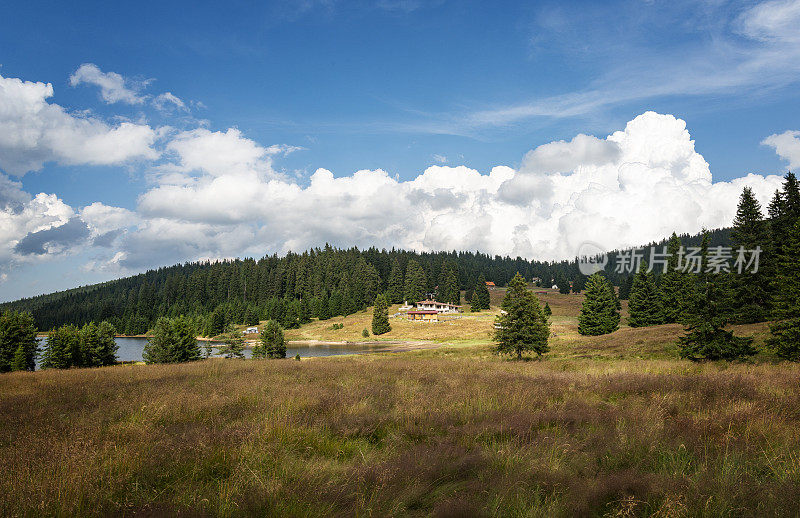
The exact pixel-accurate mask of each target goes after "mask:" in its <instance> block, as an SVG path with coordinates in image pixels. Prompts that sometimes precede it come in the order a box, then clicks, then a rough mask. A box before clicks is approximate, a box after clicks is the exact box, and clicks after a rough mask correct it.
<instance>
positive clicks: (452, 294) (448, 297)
mask: <svg viewBox="0 0 800 518" xmlns="http://www.w3.org/2000/svg"><path fill="white" fill-rule="evenodd" d="M440 278H441V281H440V282H439V290H438V291H439V302H446V303H448V304H455V305H459V304H461V288H460V287H459V285H458V274H457V273H456V270H455V267H454V266H453V265H450V264H446V265H445V266H444V268H443V269H442V273H441V276H440Z"/></svg>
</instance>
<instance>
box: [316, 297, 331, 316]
mask: <svg viewBox="0 0 800 518" xmlns="http://www.w3.org/2000/svg"><path fill="white" fill-rule="evenodd" d="M316 306H317V307H316V313H317V318H318V319H319V320H328V319H329V318H331V309H330V306H329V300H328V294H327V293H326V294H323V295H322V296H321V297H320V298H318V299H317V304H316Z"/></svg>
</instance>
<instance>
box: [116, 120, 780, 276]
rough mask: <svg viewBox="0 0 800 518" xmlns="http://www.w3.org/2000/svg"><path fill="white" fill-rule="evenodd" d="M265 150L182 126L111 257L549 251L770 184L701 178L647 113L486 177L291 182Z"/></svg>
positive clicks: (131, 260) (674, 127)
mask: <svg viewBox="0 0 800 518" xmlns="http://www.w3.org/2000/svg"><path fill="white" fill-rule="evenodd" d="M266 149H267V148H263V147H261V146H259V145H257V144H256V143H254V142H252V141H249V140H247V139H246V138H245V137H244V136H242V135H241V133H239V132H237V131H234V130H228V131H227V132H216V133H213V132H209V131H207V130H199V131H195V132H187V133H184V134H182V135H181V136H180V137H179V138H178V139H176V141H175V142H174V143H173V144H170V151H171V152H172V153H173V154H174V156H175V160H174V163H173V165H172V166H169V167H167V168H166V169H165V170H169V171H170V172H169V174H163V175H162V176H158V177H156V178H157V179H156V183H155V185H153V187H152V188H150V189H149V190H148V191H147V192H145V193H143V194H142V195H141V196H140V198H139V211H138V212H139V216H140V217H141V218H143V219H142V221H141V222H140V223H139V225H138V226H136V227H135V228H132V229H131V230H130V233H129V237H128V239H127V240H126V241H123V242H122V246H123V247H124V248H125V254H126V257H124V258H123V259H122V261H121V263H122V264H127V265H129V266H130V267H139V266H142V263H141V261H143V260H144V259H145V255H146V254H143V252H142V251H143V250H149V249H152V250H161V249H165V248H166V249H171V250H173V251H175V250H179V251H180V253H181V254H183V253H185V254H188V256H191V257H199V256H214V255H217V256H234V255H240V254H242V253H251V254H256V255H260V254H262V253H264V252H267V251H287V250H290V249H291V250H298V249H304V248H307V247H311V246H319V245H321V244H322V243H324V242H326V241H327V242H332V243H334V244H338V245H341V246H350V245H358V246H370V245H377V246H398V247H404V248H413V249H418V250H421V249H437V250H441V249H480V250H484V251H486V252H489V253H497V254H511V255H521V256H524V257H529V258H540V259H558V258H565V257H571V256H573V255H574V254H575V253H576V252H577V249H578V247H579V246H580V244H581V243H582V242H584V241H593V242H596V243H599V244H601V245H602V246H604V247H607V248H609V249H611V248H616V247H623V246H633V245H640V244H643V243H646V242H649V241H650V240H653V239H657V238H660V237H664V236H667V235H669V234H670V233H671V232H673V231H677V232H697V231H699V230H700V229H701V228H702V227H708V228H715V227H721V226H726V225H729V224H730V223H731V221H732V219H733V215H734V212H735V209H736V200H737V197H738V194H739V193H740V192H741V189H742V187H744V186H745V185H749V186H750V187H752V188H753V190H754V192H755V193H756V196H757V197H758V198H759V199H760V200H761V201H762V203H766V202H767V201H768V199H769V197H770V196H771V195H772V193H773V192H774V191H775V189H777V188H779V187H780V183H781V178H780V177H779V176H766V177H765V176H758V175H748V176H746V177H743V178H739V179H736V180H733V181H731V182H718V183H713V182H712V176H711V172H710V170H709V166H708V163H707V162H706V161H705V159H704V158H703V157H702V156H701V155H700V154H699V153H697V151H696V150H695V146H694V141H693V140H692V139H691V136H690V134H689V131H688V130H687V128H686V124H685V122H684V121H682V120H680V119H678V118H675V117H674V116H672V115H662V114H657V113H654V112H647V113H644V114H642V115H640V116H638V117H636V118H635V119H633V120H631V121H630V122H629V123H628V124H627V125H626V127H625V128H624V129H622V130H620V131H617V132H614V133H612V134H611V135H608V136H607V137H605V138H597V137H592V136H587V135H578V136H576V137H575V138H573V139H572V140H570V141H559V142H553V143H548V144H544V145H542V146H539V147H537V148H535V149H533V150H531V151H530V152H528V153H527V154H526V155H525V157H524V158H523V160H522V164H521V166H520V168H519V169H517V170H514V169H512V168H509V167H505V166H498V167H495V168H493V169H492V170H491V171H489V172H488V173H486V174H482V173H481V172H479V171H476V170H474V169H470V168H468V167H464V166H459V167H446V166H431V167H429V168H428V169H426V170H425V171H424V172H422V173H421V174H420V175H419V176H417V177H416V178H414V179H412V180H409V181H399V180H397V179H396V178H393V177H392V176H391V175H389V174H388V173H387V172H386V171H383V170H380V169H378V170H362V171H357V172H355V173H353V174H352V175H349V176H343V177H336V176H334V174H333V173H332V172H331V171H328V170H326V169H319V170H317V171H316V172H315V173H314V174H313V175H312V176H311V178H310V179H309V181H308V183H307V185H300V184H298V183H296V182H293V181H289V180H287V179H285V178H283V177H281V176H280V175H279V174H277V173H275V171H274V170H273V169H272V162H271V155H270V154H269V153H267V152H266ZM162 169H163V168H162ZM167 229H181V230H179V231H177V232H175V233H174V235H173V233H170V232H168V231H167ZM165 236H169V237H165ZM168 243H169V244H168ZM188 256H187V257H184V258H189V257H188Z"/></svg>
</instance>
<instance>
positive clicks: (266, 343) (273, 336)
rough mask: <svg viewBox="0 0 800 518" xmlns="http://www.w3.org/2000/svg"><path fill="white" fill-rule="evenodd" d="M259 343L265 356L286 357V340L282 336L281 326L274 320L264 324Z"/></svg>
mask: <svg viewBox="0 0 800 518" xmlns="http://www.w3.org/2000/svg"><path fill="white" fill-rule="evenodd" d="M261 345H262V347H263V348H264V352H265V354H266V357H267V358H286V340H285V339H284V337H283V328H282V327H281V326H280V324H278V322H276V321H275V320H270V321H268V322H267V323H266V325H265V326H264V330H263V331H262V332H261ZM254 352H255V351H254ZM254 357H255V356H254Z"/></svg>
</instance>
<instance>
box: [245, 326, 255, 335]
mask: <svg viewBox="0 0 800 518" xmlns="http://www.w3.org/2000/svg"><path fill="white" fill-rule="evenodd" d="M242 334H243V335H252V334H256V335H257V334H258V327H256V326H253V327H248V328H247V329H245V330H244V331H242Z"/></svg>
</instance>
